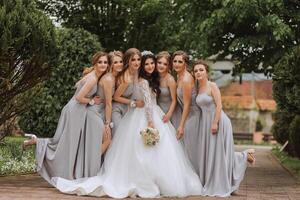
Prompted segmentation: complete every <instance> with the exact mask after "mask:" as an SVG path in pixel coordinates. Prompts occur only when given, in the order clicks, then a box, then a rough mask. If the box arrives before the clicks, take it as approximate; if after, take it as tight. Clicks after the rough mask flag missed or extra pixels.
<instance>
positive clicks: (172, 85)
mask: <svg viewBox="0 0 300 200" xmlns="http://www.w3.org/2000/svg"><path fill="white" fill-rule="evenodd" d="M167 85H168V88H169V89H170V93H171V99H172V102H171V105H170V108H169V110H168V112H167V113H166V114H165V116H164V117H163V122H165V123H166V122H167V121H169V120H170V118H171V117H172V115H173V112H174V110H175V107H176V103H177V94H176V82H175V80H174V78H173V77H172V76H171V75H170V78H169V79H168V81H167Z"/></svg>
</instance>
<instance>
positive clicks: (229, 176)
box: [193, 60, 254, 197]
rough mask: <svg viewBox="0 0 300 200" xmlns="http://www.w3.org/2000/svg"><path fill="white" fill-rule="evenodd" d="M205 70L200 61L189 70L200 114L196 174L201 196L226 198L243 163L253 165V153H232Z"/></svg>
mask: <svg viewBox="0 0 300 200" xmlns="http://www.w3.org/2000/svg"><path fill="white" fill-rule="evenodd" d="M208 70H209V68H208V65H207V64H205V62H203V61H201V60H199V61H197V62H196V63H195V64H194V67H193V71H194V74H195V78H196V79H197V81H198V83H199V90H198V95H197V98H196V103H197V105H198V106H199V107H200V108H201V110H202V117H201V119H200V129H199V140H198V146H197V147H198V151H197V152H198V153H199V155H198V157H197V158H198V159H199V168H197V169H196V170H197V173H198V174H199V177H200V180H201V182H202V184H203V186H204V194H205V195H209V196H221V197H226V196H230V194H231V193H232V192H234V191H236V190H237V189H238V187H239V185H240V183H241V181H242V180H243V177H244V174H245V171H246V168H247V160H248V162H250V163H253V162H254V156H253V153H254V150H253V149H249V150H246V151H244V152H234V143H233V134H232V127H231V122H230V119H229V118H228V117H227V115H226V114H225V113H224V112H223V111H222V103H221V94H220V90H219V88H218V87H217V85H216V84H215V83H213V82H210V81H208V72H209V71H208Z"/></svg>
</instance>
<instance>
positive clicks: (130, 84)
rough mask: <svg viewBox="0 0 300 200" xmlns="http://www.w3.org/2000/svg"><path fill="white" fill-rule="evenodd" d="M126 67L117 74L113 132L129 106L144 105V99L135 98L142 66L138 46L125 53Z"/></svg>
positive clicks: (124, 61)
mask: <svg viewBox="0 0 300 200" xmlns="http://www.w3.org/2000/svg"><path fill="white" fill-rule="evenodd" d="M123 63H124V68H123V70H122V71H121V72H120V73H119V74H118V75H117V81H116V85H117V89H116V91H115V93H114V97H113V99H114V101H115V103H114V108H113V113H112V120H113V123H114V130H113V133H115V132H116V129H117V128H118V125H119V123H120V121H121V119H122V117H123V116H124V115H125V113H126V112H127V111H128V110H129V108H135V107H143V106H144V102H143V101H142V100H135V94H134V93H135V92H134V91H135V90H137V89H136V87H137V85H136V83H137V77H138V69H139V67H140V66H141V52H140V51H139V50H138V49H136V48H130V49H128V50H127V51H126V52H125V54H124V59H123Z"/></svg>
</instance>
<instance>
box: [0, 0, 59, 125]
mask: <svg viewBox="0 0 300 200" xmlns="http://www.w3.org/2000/svg"><path fill="white" fill-rule="evenodd" d="M56 49H57V48H56V42H55V34H54V26H53V24H52V22H51V20H50V19H49V18H48V17H47V16H46V15H45V14H44V13H42V12H41V11H40V10H38V9H37V8H36V5H35V3H34V1H32V0H0V108H1V109H0V125H2V124H3V123H4V122H6V121H7V120H8V119H10V118H12V117H14V116H15V115H17V114H18V113H20V112H22V111H23V110H24V109H26V107H27V104H26V103H27V102H28V98H25V97H26V96H23V97H22V101H20V99H18V98H20V95H21V94H22V93H23V92H25V91H27V90H29V89H30V88H32V87H34V86H35V85H36V84H38V83H39V82H41V81H42V80H43V79H45V77H47V75H48V74H49V70H50V67H51V66H52V65H53V61H54V58H55V57H56V55H57V50H56ZM27 97H28V96H27Z"/></svg>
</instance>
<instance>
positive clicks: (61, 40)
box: [19, 29, 101, 137]
mask: <svg viewBox="0 0 300 200" xmlns="http://www.w3.org/2000/svg"><path fill="white" fill-rule="evenodd" d="M57 38H58V39H57V40H58V46H59V51H60V54H59V57H58V58H57V62H58V66H56V67H55V68H53V70H52V72H51V76H50V77H49V79H48V80H47V81H45V82H44V83H43V84H41V85H39V86H38V87H36V88H34V89H33V90H34V91H36V93H37V95H36V96H35V97H34V98H32V100H31V107H30V109H29V110H28V111H27V112H24V113H22V114H21V115H20V120H19V125H20V127H21V128H22V129H23V130H24V131H25V132H33V133H36V134H37V135H39V136H45V137H51V136H53V134H54V133H55V129H56V126H57V122H58V119H59V116H60V112H61V110H62V108H63V106H64V105H65V104H66V103H67V102H68V100H69V99H70V98H71V97H72V95H73V94H74V92H75V87H74V85H75V83H76V82H77V81H78V80H79V79H80V77H81V76H82V71H83V68H84V67H86V66H90V65H91V64H90V63H91V57H92V55H93V54H94V53H95V52H96V51H99V50H100V48H101V46H100V43H99V42H98V41H97V37H96V36H94V35H92V34H90V33H89V32H87V31H84V30H82V29H60V30H59V31H58V33H57Z"/></svg>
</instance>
